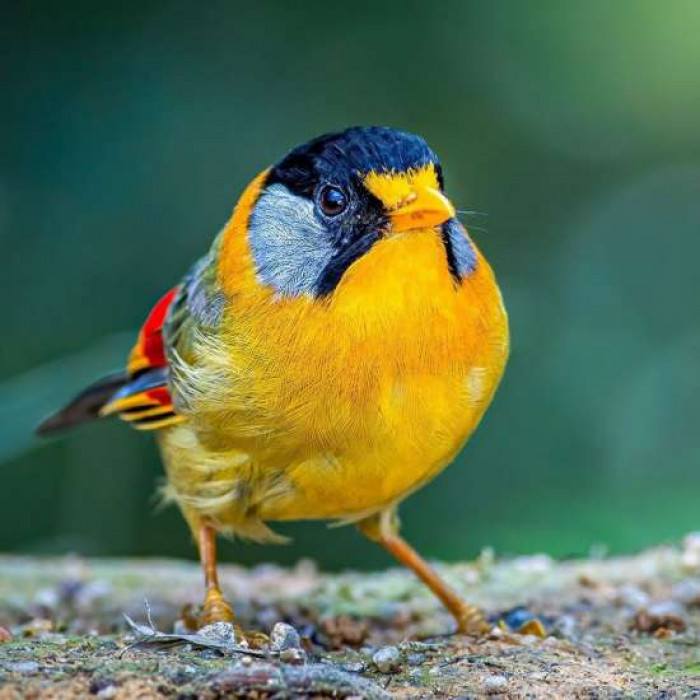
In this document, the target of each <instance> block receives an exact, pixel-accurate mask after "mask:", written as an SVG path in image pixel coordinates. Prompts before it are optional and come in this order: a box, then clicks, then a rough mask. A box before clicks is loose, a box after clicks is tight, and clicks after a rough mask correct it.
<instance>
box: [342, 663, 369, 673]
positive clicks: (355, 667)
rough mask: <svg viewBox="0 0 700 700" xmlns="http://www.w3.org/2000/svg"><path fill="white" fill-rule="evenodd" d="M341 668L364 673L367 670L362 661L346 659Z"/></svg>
mask: <svg viewBox="0 0 700 700" xmlns="http://www.w3.org/2000/svg"><path fill="white" fill-rule="evenodd" d="M343 670H344V671H347V672H348V673H364V672H365V671H366V670H367V664H365V663H363V662H362V661H348V662H347V663H345V664H343Z"/></svg>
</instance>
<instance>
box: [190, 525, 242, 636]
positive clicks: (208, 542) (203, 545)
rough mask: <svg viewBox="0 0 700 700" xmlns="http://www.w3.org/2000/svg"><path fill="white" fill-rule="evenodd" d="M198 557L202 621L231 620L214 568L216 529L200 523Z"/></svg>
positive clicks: (230, 613) (230, 610) (208, 622)
mask: <svg viewBox="0 0 700 700" xmlns="http://www.w3.org/2000/svg"><path fill="white" fill-rule="evenodd" d="M197 535H198V537H197V539H198V544H199V558H200V560H201V562H202V569H203V570H204V586H205V588H206V591H207V592H206V597H205V598H204V613H203V615H202V622H203V623H204V624H205V625H211V624H213V623H214V622H233V621H234V619H235V617H234V614H233V610H232V609H231V606H230V605H229V604H228V603H227V602H226V601H225V600H224V596H223V594H222V593H221V588H220V587H219V574H218V572H217V570H216V531H215V530H214V528H212V527H210V526H209V525H206V524H204V523H201V524H200V525H199V530H198V533H197Z"/></svg>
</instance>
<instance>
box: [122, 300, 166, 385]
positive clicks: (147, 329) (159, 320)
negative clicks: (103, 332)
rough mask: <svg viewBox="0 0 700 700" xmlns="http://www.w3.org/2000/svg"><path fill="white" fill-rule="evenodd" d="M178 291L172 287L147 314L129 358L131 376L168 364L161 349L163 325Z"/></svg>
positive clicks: (163, 349)
mask: <svg viewBox="0 0 700 700" xmlns="http://www.w3.org/2000/svg"><path fill="white" fill-rule="evenodd" d="M178 290H179V287H173V289H171V290H170V291H169V292H168V293H167V294H165V295H164V296H162V297H161V298H160V299H159V301H158V303H157V304H156V305H155V306H154V307H153V310H152V311H151V313H150V314H148V318H147V319H146V322H145V323H144V324H143V326H142V328H141V332H140V333H139V337H138V340H137V341H136V345H135V346H134V349H133V350H132V351H131V355H130V357H129V364H128V365H127V371H128V372H129V374H130V375H131V376H133V375H135V374H138V372H141V371H142V370H144V369H147V368H150V367H165V366H166V365H167V364H168V361H167V360H166V359H165V348H164V347H163V323H164V322H165V317H166V315H167V313H168V309H169V308H170V305H171V304H172V303H173V299H174V298H175V295H176V294H177V292H178Z"/></svg>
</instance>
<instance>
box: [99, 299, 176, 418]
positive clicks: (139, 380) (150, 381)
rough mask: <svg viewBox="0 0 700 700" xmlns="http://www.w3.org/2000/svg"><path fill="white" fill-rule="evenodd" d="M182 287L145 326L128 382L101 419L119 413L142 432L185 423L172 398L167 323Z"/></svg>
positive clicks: (156, 308)
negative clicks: (167, 348) (167, 356)
mask: <svg viewBox="0 0 700 700" xmlns="http://www.w3.org/2000/svg"><path fill="white" fill-rule="evenodd" d="M179 294H180V287H179V286H178V287H175V288H173V289H171V290H170V291H169V292H168V293H167V294H165V295H164V296H162V297H161V298H160V300H159V301H158V303H157V304H156V305H155V306H154V307H153V309H152V311H151V313H150V314H149V315H148V318H147V319H146V322H145V323H144V324H143V326H142V327H141V331H140V333H139V337H138V339H137V341H136V345H135V346H134V348H133V350H132V351H131V355H130V356H129V362H128V364H127V369H126V372H127V379H126V381H125V382H124V383H123V384H122V386H121V387H120V388H119V389H118V390H117V391H116V392H115V393H114V394H112V396H110V398H109V400H108V401H107V402H106V403H105V404H104V406H102V408H101V409H100V415H101V416H110V415H114V414H118V415H119V417H120V418H121V419H122V420H125V421H128V422H129V423H131V425H133V426H134V428H138V429H139V430H154V429H156V428H163V427H166V426H168V425H173V424H174V423H178V422H179V421H181V420H182V416H179V415H177V413H176V412H175V409H174V407H173V401H172V398H171V395H170V389H169V387H168V384H169V368H168V361H167V358H166V352H165V347H164V343H163V324H164V322H165V319H166V318H167V316H168V313H169V310H170V308H171V306H172V304H173V303H174V301H175V299H177V297H178V295H179Z"/></svg>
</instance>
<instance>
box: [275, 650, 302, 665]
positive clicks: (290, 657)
mask: <svg viewBox="0 0 700 700" xmlns="http://www.w3.org/2000/svg"><path fill="white" fill-rule="evenodd" d="M280 661H283V662H284V663H286V664H292V665H295V666H299V665H301V664H304V663H306V653H305V652H304V651H303V649H282V651H281V652H280Z"/></svg>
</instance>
